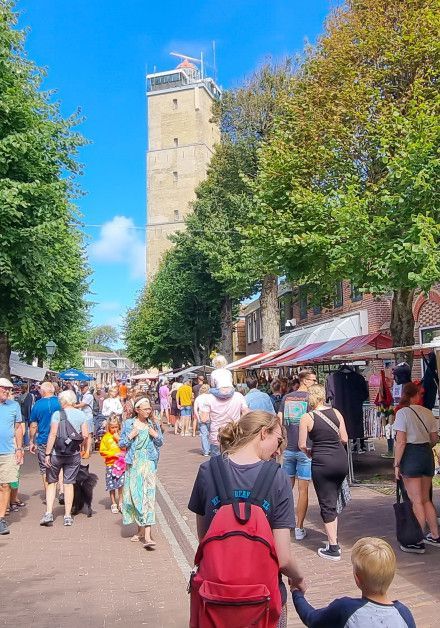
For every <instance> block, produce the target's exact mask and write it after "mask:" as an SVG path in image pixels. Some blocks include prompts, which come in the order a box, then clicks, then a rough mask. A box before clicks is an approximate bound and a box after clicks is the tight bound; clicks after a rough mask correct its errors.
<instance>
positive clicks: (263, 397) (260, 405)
mask: <svg viewBox="0 0 440 628" xmlns="http://www.w3.org/2000/svg"><path fill="white" fill-rule="evenodd" d="M257 385H258V379H257V378H256V377H247V378H246V386H247V387H248V389H249V392H248V393H247V395H246V396H245V399H246V405H247V407H248V408H249V410H264V411H265V412H272V413H273V414H275V408H274V407H273V403H272V400H271V398H270V397H269V395H268V394H267V393H266V392H262V391H261V390H258V388H257Z"/></svg>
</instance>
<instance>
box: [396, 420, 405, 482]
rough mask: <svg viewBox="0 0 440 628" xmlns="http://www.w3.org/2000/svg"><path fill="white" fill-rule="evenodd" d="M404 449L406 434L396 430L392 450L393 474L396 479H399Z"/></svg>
mask: <svg viewBox="0 0 440 628" xmlns="http://www.w3.org/2000/svg"><path fill="white" fill-rule="evenodd" d="M405 447H406V432H401V431H400V430H396V446H395V448H394V474H395V476H396V479H397V480H398V479H399V478H400V461H401V460H402V456H403V452H404V451H405Z"/></svg>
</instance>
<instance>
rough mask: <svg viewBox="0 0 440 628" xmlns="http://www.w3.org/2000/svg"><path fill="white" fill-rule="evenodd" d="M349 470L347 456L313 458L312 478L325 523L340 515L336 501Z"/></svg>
mask: <svg viewBox="0 0 440 628" xmlns="http://www.w3.org/2000/svg"><path fill="white" fill-rule="evenodd" d="M347 472H348V464H347V458H346V457H345V455H344V456H343V457H340V456H337V455H336V456H323V457H322V459H319V458H318V459H317V460H315V459H313V460H312V480H313V486H314V487H315V491H316V495H317V497H318V502H319V507H320V509H321V517H322V520H323V521H324V523H331V522H332V521H334V520H335V519H336V517H337V516H338V514H337V512H336V502H337V501H338V494H339V490H340V488H341V485H342V482H343V481H344V478H345V477H346V475H347Z"/></svg>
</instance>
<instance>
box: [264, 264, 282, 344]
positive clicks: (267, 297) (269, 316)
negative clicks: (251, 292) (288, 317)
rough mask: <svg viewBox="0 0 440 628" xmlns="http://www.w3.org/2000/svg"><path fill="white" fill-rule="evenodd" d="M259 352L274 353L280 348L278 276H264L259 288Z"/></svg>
mask: <svg viewBox="0 0 440 628" xmlns="http://www.w3.org/2000/svg"><path fill="white" fill-rule="evenodd" d="M260 307H261V329H262V338H263V339H262V345H261V350H262V351H264V352H266V351H275V350H276V349H279V348H280V315H279V311H278V276H277V275H266V276H265V277H264V279H263V285H262V286H261V296H260Z"/></svg>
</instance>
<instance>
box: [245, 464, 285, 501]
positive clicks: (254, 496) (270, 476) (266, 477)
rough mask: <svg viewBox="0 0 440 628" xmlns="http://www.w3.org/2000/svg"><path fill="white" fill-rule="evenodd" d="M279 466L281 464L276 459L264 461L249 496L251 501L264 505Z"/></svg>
mask: <svg viewBox="0 0 440 628" xmlns="http://www.w3.org/2000/svg"><path fill="white" fill-rule="evenodd" d="M279 468H280V465H279V464H278V463H277V462H275V461H274V460H266V461H265V462H264V463H263V466H262V467H261V469H260V472H259V474H258V476H257V479H256V480H255V484H254V487H253V489H252V491H251V494H250V496H249V502H250V503H252V504H255V505H256V506H261V507H262V505H263V502H264V501H265V500H266V499H267V497H268V495H269V491H270V488H271V486H272V484H273V481H274V479H275V476H276V474H277V472H278V469H279Z"/></svg>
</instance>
